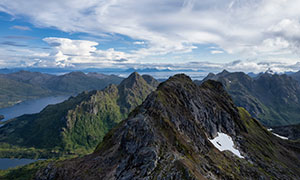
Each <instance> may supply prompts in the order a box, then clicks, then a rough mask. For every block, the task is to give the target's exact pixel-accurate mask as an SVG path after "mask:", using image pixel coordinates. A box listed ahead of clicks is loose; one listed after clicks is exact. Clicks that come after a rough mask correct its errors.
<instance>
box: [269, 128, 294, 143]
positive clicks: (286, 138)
mask: <svg viewBox="0 0 300 180" xmlns="http://www.w3.org/2000/svg"><path fill="white" fill-rule="evenodd" d="M272 130H273V129H272V128H269V129H268V131H270V132H271V133H272V134H273V135H275V136H277V137H279V138H281V139H285V140H288V139H289V138H288V137H284V136H280V135H279V134H276V133H273V132H272Z"/></svg>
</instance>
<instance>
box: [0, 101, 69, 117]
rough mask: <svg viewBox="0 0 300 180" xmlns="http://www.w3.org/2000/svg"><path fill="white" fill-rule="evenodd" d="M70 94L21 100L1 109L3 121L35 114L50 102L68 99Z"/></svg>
mask: <svg viewBox="0 0 300 180" xmlns="http://www.w3.org/2000/svg"><path fill="white" fill-rule="evenodd" d="M69 97H70V96H50V97H44V98H40V99H33V100H28V101H24V102H21V103H19V104H16V105H14V106H11V107H8V108H2V109H0V114H1V115H4V119H3V120H2V121H6V120H9V119H12V118H15V117H18V116H21V115H23V114H34V113H38V112H40V111H41V110H43V109H44V108H45V107H46V106H47V105H49V104H57V103H60V102H63V101H64V100H66V99H68V98H69Z"/></svg>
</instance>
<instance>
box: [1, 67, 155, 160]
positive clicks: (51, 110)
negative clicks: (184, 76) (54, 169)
mask: <svg viewBox="0 0 300 180" xmlns="http://www.w3.org/2000/svg"><path fill="white" fill-rule="evenodd" d="M152 81H155V80H154V79H153V80H152ZM155 88H156V87H153V86H152V85H151V84H148V83H147V82H146V81H145V80H144V79H143V78H142V77H141V76H140V75H139V74H137V73H133V74H131V75H130V76H129V77H128V78H126V79H125V80H123V81H122V82H121V84H120V85H118V86H116V85H109V86H108V87H107V88H105V89H104V90H102V91H91V92H83V93H81V94H79V95H78V96H76V97H71V98H70V99H68V100H66V101H65V102H62V103H60V104H56V105H50V106H47V107H46V108H45V109H44V110H43V111H42V112H40V113H38V114H33V115H24V116H21V117H18V118H16V119H13V120H11V121H10V122H8V123H6V124H5V125H4V126H3V127H0V148H1V146H6V145H7V144H9V145H14V146H18V147H25V148H31V147H34V148H38V149H46V150H49V151H51V152H52V151H54V152H59V153H72V154H73V153H76V154H84V153H87V152H91V151H93V150H94V149H95V147H96V146H97V144H98V143H99V142H101V140H102V138H103V137H104V135H105V134H106V133H107V132H108V131H109V130H110V129H111V128H112V127H114V126H115V125H116V124H117V123H119V122H120V121H121V120H122V119H125V118H126V117H127V115H128V113H129V112H130V111H131V110H133V109H134V108H135V107H136V106H138V105H140V104H141V103H142V102H143V100H145V99H146V97H147V95H149V94H150V92H152V91H153V90H154V89H155ZM21 153H22V152H21ZM6 154H9V152H8V153H6ZM24 157H26V154H25V155H24Z"/></svg>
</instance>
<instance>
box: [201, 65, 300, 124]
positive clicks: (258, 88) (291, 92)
mask: <svg viewBox="0 0 300 180" xmlns="http://www.w3.org/2000/svg"><path fill="white" fill-rule="evenodd" d="M208 79H212V80H217V81H220V82H222V84H223V85H224V87H225V89H226V90H227V91H228V93H229V94H230V95H231V96H232V98H233V100H234V102H235V104H236V105H237V106H241V107H244V108H245V109H246V110H247V111H249V112H250V114H251V115H252V116H254V117H255V118H257V119H259V120H260V121H261V122H262V123H263V124H264V125H266V126H279V125H289V124H296V123H299V122H300V113H299V112H300V85H299V82H298V81H296V80H294V79H293V78H292V77H290V76H288V75H285V74H283V75H278V74H273V73H270V72H266V73H262V74H260V75H258V76H257V77H255V78H251V77H250V76H248V75H246V74H245V73H243V72H234V73H229V72H228V71H226V70H224V71H223V72H221V73H219V74H216V75H215V74H212V73H210V74H209V75H208V76H207V77H206V78H204V79H203V81H196V83H197V84H201V83H202V82H204V81H206V80H208Z"/></svg>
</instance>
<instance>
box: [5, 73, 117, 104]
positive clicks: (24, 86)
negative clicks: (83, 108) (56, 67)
mask: <svg viewBox="0 0 300 180" xmlns="http://www.w3.org/2000/svg"><path fill="white" fill-rule="evenodd" d="M122 79H123V78H120V77H117V76H114V75H104V74H98V73H88V74H84V73H83V72H71V73H68V74H65V75H61V76H55V75H50V74H42V73H39V72H29V71H19V72H16V73H11V74H0V84H1V86H0V108H2V107H7V106H11V105H14V104H16V103H18V102H20V101H24V100H28V99H34V98H40V97H45V96H51V95H59V94H68V95H70V94H77V93H80V92H82V91H85V90H101V89H103V88H104V87H106V86H107V85H109V84H119V83H120V82H121V81H122Z"/></svg>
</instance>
